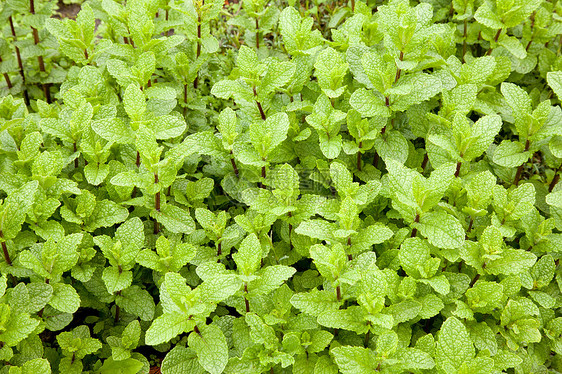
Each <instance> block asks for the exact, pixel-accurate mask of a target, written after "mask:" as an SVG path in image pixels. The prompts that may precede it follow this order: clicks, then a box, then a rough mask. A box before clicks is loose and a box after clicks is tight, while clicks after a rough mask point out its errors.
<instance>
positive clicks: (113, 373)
mask: <svg viewBox="0 0 562 374" xmlns="http://www.w3.org/2000/svg"><path fill="white" fill-rule="evenodd" d="M142 367H143V363H142V362H140V361H139V360H135V359H134V358H127V359H125V360H121V361H114V360H113V358H111V357H108V358H107V359H106V360H105V361H104V362H103V365H102V367H101V368H100V373H101V374H136V373H138V372H139V370H141V369H142Z"/></svg>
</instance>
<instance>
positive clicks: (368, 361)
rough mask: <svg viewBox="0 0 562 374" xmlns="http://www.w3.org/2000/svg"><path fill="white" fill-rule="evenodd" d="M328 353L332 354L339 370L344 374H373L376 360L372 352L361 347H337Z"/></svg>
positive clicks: (376, 363)
mask: <svg viewBox="0 0 562 374" xmlns="http://www.w3.org/2000/svg"><path fill="white" fill-rule="evenodd" d="M330 353H331V354H332V355H333V356H334V359H335V361H336V364H337V365H338V368H339V369H340V372H342V373H344V374H374V373H376V372H377V370H376V367H377V365H378V360H377V358H376V356H375V355H374V353H373V352H372V351H371V350H369V349H366V348H362V347H351V346H347V347H337V348H333V349H332V350H331V351H330Z"/></svg>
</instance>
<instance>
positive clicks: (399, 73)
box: [387, 51, 404, 106]
mask: <svg viewBox="0 0 562 374" xmlns="http://www.w3.org/2000/svg"><path fill="white" fill-rule="evenodd" d="M399 59H400V61H404V52H402V51H400V57H399ZM396 68H397V69H396V77H394V83H396V82H398V79H400V75H401V74H402V69H400V68H399V67H398V66H397V67H396ZM387 106H388V105H387Z"/></svg>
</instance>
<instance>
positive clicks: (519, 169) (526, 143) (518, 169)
mask: <svg viewBox="0 0 562 374" xmlns="http://www.w3.org/2000/svg"><path fill="white" fill-rule="evenodd" d="M529 147H530V142H529V139H527V141H526V142H525V150H524V151H523V152H527V151H528V150H529ZM524 165H525V163H522V164H521V165H519V167H518V168H517V172H516V173H515V179H514V180H513V184H514V185H515V186H517V185H518V184H519V180H520V179H521V174H522V173H523V166H524Z"/></svg>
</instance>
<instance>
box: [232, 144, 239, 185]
mask: <svg viewBox="0 0 562 374" xmlns="http://www.w3.org/2000/svg"><path fill="white" fill-rule="evenodd" d="M230 163H231V164H232V169H233V170H234V175H236V178H239V177H240V172H239V171H238V167H237V166H236V160H234V154H233V153H232V149H231V150H230Z"/></svg>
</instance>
